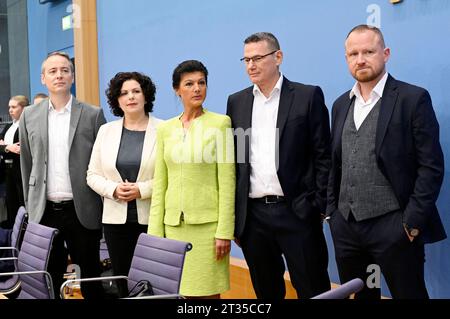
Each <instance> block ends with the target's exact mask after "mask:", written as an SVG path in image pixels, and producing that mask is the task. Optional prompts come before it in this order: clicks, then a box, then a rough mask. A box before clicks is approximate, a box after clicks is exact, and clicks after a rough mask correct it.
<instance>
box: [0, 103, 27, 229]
mask: <svg viewBox="0 0 450 319" xmlns="http://www.w3.org/2000/svg"><path fill="white" fill-rule="evenodd" d="M28 104H29V101H28V98H27V97H26V96H23V95H16V96H13V97H12V98H11V99H10V100H9V104H8V106H9V115H10V116H11V118H12V120H13V121H12V123H10V124H8V125H6V126H5V128H4V129H3V131H2V132H1V133H0V155H1V156H2V157H3V163H4V170H5V171H4V173H5V186H6V210H7V219H6V221H4V222H3V223H2V227H3V228H12V227H13V225H14V220H15V219H16V215H17V210H18V209H19V207H20V206H23V205H24V200H23V190H22V178H21V175H20V143H19V119H20V115H21V114H22V111H23V109H24V107H25V106H27V105H28Z"/></svg>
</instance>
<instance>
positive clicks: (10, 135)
mask: <svg viewBox="0 0 450 319" xmlns="http://www.w3.org/2000/svg"><path fill="white" fill-rule="evenodd" d="M18 128H19V121H15V120H13V124H12V125H11V126H10V127H9V129H8V130H7V131H6V133H5V139H4V140H3V141H4V142H5V144H6V145H11V144H14V134H16V131H17V129H18Z"/></svg>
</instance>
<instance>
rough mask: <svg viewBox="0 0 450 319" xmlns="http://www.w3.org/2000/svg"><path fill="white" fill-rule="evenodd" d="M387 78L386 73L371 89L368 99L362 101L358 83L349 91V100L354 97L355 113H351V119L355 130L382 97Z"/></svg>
mask: <svg viewBox="0 0 450 319" xmlns="http://www.w3.org/2000/svg"><path fill="white" fill-rule="evenodd" d="M387 78H388V73H387V72H386V73H385V74H384V75H383V77H382V78H381V79H380V81H378V83H377V85H375V87H374V88H373V90H372V92H370V96H369V99H368V100H367V101H364V99H363V97H362V95H361V91H360V90H359V84H358V82H356V83H355V85H354V86H353V88H352V90H351V91H350V99H352V98H353V96H355V97H356V98H355V111H354V113H353V119H354V121H355V126H356V129H357V130H359V127H360V126H361V124H362V123H363V122H364V120H365V119H366V117H367V115H369V113H370V111H372V109H373V107H374V106H375V104H377V102H378V100H379V99H381V98H382V97H383V91H384V87H385V86H386V81H387Z"/></svg>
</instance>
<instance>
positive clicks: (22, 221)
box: [0, 206, 28, 294]
mask: <svg viewBox="0 0 450 319" xmlns="http://www.w3.org/2000/svg"><path fill="white" fill-rule="evenodd" d="M27 222H28V213H27V212H26V210H25V208H24V207H23V206H22V207H20V208H19V210H18V211H17V215H16V219H15V221H14V226H13V229H12V232H11V243H10V244H11V247H14V248H15V249H17V251H19V250H20V245H21V243H22V239H23V235H24V233H25V229H26V224H27ZM17 251H14V250H12V253H9V252H10V251H8V254H9V256H14V257H17ZM11 263H13V264H14V266H15V267H14V268H15V269H14V270H15V271H17V264H16V263H14V262H13V261H11ZM19 287H20V280H19V276H18V275H13V276H10V277H3V278H0V292H1V293H2V294H10V293H13V292H15V291H16V290H17V289H18V288H19Z"/></svg>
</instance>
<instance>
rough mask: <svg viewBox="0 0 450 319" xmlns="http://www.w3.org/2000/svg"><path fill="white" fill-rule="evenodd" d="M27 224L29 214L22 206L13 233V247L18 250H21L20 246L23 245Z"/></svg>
mask: <svg viewBox="0 0 450 319" xmlns="http://www.w3.org/2000/svg"><path fill="white" fill-rule="evenodd" d="M27 222H28V213H27V211H26V210H25V207H23V206H21V207H19V210H18V211H17V215H16V219H15V220H14V226H13V229H12V233H11V246H12V247H16V248H17V250H20V244H21V243H22V239H23V235H24V233H25V229H26V225H27Z"/></svg>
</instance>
